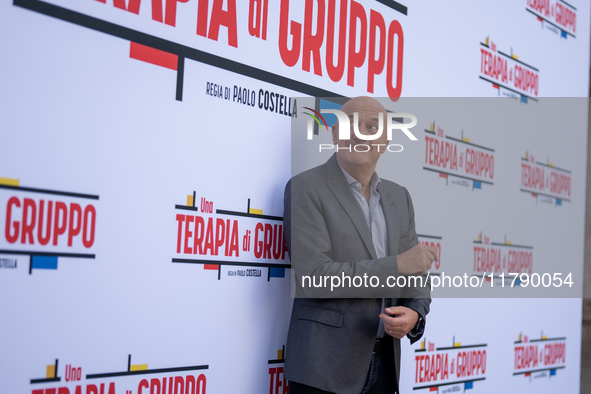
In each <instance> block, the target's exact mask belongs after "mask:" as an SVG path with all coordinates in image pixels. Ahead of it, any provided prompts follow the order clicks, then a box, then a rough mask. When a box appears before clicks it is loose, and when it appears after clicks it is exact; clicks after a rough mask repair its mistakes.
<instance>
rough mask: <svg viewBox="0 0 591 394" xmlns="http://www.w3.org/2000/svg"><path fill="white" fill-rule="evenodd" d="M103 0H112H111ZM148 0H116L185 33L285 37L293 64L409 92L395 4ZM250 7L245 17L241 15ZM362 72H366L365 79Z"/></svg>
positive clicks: (283, 53)
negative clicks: (273, 28) (272, 27)
mask: <svg viewBox="0 0 591 394" xmlns="http://www.w3.org/2000/svg"><path fill="white" fill-rule="evenodd" d="M88 1H90V0H88ZM93 1H94V0H93ZM98 1H99V2H101V3H105V5H106V6H107V5H108V3H111V2H108V1H107V0H98ZM140 3H141V0H129V1H125V0H114V1H113V2H112V7H114V8H115V9H117V10H121V11H127V12H129V13H131V14H136V15H138V17H142V16H143V15H146V16H147V15H151V19H152V21H153V22H157V23H163V24H166V25H168V26H170V27H175V28H176V29H178V30H179V31H181V32H182V33H183V37H182V39H181V41H186V40H188V39H190V38H191V37H195V36H199V37H203V38H206V39H208V40H212V41H216V42H221V39H220V30H222V31H223V33H222V35H221V37H224V38H226V37H227V45H228V46H230V47H233V48H239V47H245V45H244V44H240V42H242V43H244V42H248V43H249V44H251V45H252V44H253V43H254V42H260V43H263V44H264V45H277V46H276V47H275V50H276V51H278V55H279V56H278V57H279V59H280V61H281V62H282V63H283V64H284V65H285V66H287V67H294V66H296V65H298V63H299V67H301V70H302V71H303V72H306V73H313V74H314V75H317V76H321V77H328V78H326V79H327V80H328V79H330V80H331V81H332V82H334V83H339V82H341V81H343V80H345V81H346V84H347V86H351V87H359V86H360V85H363V87H364V88H365V89H367V92H368V93H374V86H375V84H376V80H378V81H377V84H379V85H380V86H383V87H384V89H383V90H382V91H384V93H387V96H388V97H391V98H392V100H394V101H396V100H397V99H398V98H399V97H400V95H401V91H402V74H403V54H404V33H403V30H402V26H401V25H400V22H398V20H396V19H394V18H391V17H390V18H384V15H387V14H388V13H387V12H378V11H376V10H374V9H373V8H369V7H367V6H365V5H363V4H361V3H359V2H357V1H354V0H351V1H348V0H341V1H340V2H339V3H338V5H337V2H335V1H333V0H329V1H326V0H317V1H314V2H312V1H306V2H305V3H303V2H302V3H299V2H298V4H297V6H296V5H295V3H296V2H294V1H291V2H290V1H289V0H281V2H280V5H279V15H269V0H252V1H249V2H238V1H236V0H228V1H221V0H214V1H213V2H212V1H204V0H200V1H199V2H196V1H191V2H190V1H189V0H153V1H151V2H150V3H149V5H148V7H150V6H151V10H150V11H151V12H150V13H146V14H143V13H142V14H141V15H140V12H139V11H140ZM184 3H186V4H184ZM211 3H212V4H211ZM392 3H395V2H392ZM246 4H248V5H246ZM384 4H385V3H384ZM385 5H386V6H388V7H390V8H391V9H393V10H395V11H398V12H400V13H402V14H403V15H406V13H407V7H405V6H403V5H401V4H398V3H395V4H392V5H390V4H385ZM301 6H303V9H302V7H301ZM246 7H248V8H246ZM296 7H298V9H297V12H296ZM275 9H276V8H275V7H273V8H272V10H275ZM181 13H182V14H181ZM177 15H196V18H184V17H178V18H177ZM243 15H244V20H243V21H240V22H241V23H239V20H238V19H239V17H242V16H243ZM302 16H303V18H302ZM277 17H278V19H279V29H278V31H277V32H268V23H267V21H268V19H269V18H273V19H277ZM242 22H244V23H242ZM239 25H240V26H244V25H247V26H248V31H246V30H245V31H244V32H242V31H240V30H239V27H238V26H239ZM336 31H338V35H337V34H336V33H335V32H336ZM268 38H269V40H268ZM272 43H277V44H272ZM271 48H272V47H271ZM374 49H377V50H374ZM362 73H363V74H362ZM345 74H346V75H345ZM361 74H362V75H363V77H362V78H363V79H359V78H360V77H361ZM356 76H357V78H358V80H357V81H356V80H355V78H356Z"/></svg>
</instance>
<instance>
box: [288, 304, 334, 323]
mask: <svg viewBox="0 0 591 394" xmlns="http://www.w3.org/2000/svg"><path fill="white" fill-rule="evenodd" d="M344 315H345V314H344V312H343V311H340V310H337V309H328V308H322V307H318V306H312V305H301V306H300V310H299V314H298V319H299V320H310V321H315V322H318V323H322V324H326V325H328V326H333V327H342V326H343V320H344Z"/></svg>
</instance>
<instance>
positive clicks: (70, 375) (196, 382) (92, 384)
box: [31, 354, 209, 394]
mask: <svg viewBox="0 0 591 394" xmlns="http://www.w3.org/2000/svg"><path fill="white" fill-rule="evenodd" d="M58 367H59V363H58V360H57V359H56V360H55V363H54V364H52V365H48V366H47V373H46V376H45V377H43V378H38V379H31V385H34V386H39V385H41V386H49V387H44V388H39V389H37V388H33V389H32V394H82V393H85V394H117V393H125V394H132V393H137V394H148V393H151V394H154V393H168V394H205V393H206V384H207V379H206V376H205V374H204V373H199V372H197V373H196V372H194V371H198V370H207V369H209V365H192V366H182V367H173V368H151V369H150V368H148V364H131V354H130V355H129V356H128V358H127V369H126V370H125V371H116V372H107V373H94V374H86V375H83V373H82V371H83V369H82V367H80V366H72V365H71V364H66V366H65V368H64V370H63V371H62V372H61V373H60V370H59V369H58ZM146 375H147V376H146ZM163 375H164V376H163ZM129 376H137V378H136V379H135V380H129V379H127V380H125V381H123V382H121V381H118V379H117V378H120V377H129ZM62 377H63V378H65V379H64V380H65V383H64V382H62V383H60V384H56V383H55V382H61V381H62ZM116 383H117V387H118V388H119V390H116V386H115V384H116ZM56 386H57V387H56Z"/></svg>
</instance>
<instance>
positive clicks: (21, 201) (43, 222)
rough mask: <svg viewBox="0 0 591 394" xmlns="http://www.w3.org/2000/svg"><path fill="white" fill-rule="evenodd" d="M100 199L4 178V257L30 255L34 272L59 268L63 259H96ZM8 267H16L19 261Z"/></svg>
mask: <svg viewBox="0 0 591 394" xmlns="http://www.w3.org/2000/svg"><path fill="white" fill-rule="evenodd" d="M98 199H99V196H97V195H90V194H82V193H74V192H67V191H59V190H47V189H39V188H32V187H24V186H21V185H20V181H19V180H16V179H8V178H0V207H2V211H0V220H2V222H3V224H4V226H3V229H4V234H3V237H1V238H0V254H5V255H27V256H29V273H32V270H33V269H57V265H58V258H59V257H70V258H95V255H94V254H93V251H94V244H95V232H96V222H97V201H98ZM2 261H6V263H5V264H4V265H7V266H10V265H12V266H13V267H12V268H15V267H16V266H17V262H16V260H14V263H11V260H10V259H3V260H2Z"/></svg>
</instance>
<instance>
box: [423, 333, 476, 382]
mask: <svg viewBox="0 0 591 394" xmlns="http://www.w3.org/2000/svg"><path fill="white" fill-rule="evenodd" d="M486 347H487V344H475V345H474V344H471V345H463V344H462V343H461V342H456V341H455V337H454V338H453V340H452V345H451V346H442V347H436V346H435V343H434V342H430V341H427V339H426V338H425V339H423V340H422V341H421V344H420V349H415V379H414V384H413V386H414V387H413V390H423V389H425V390H428V391H437V392H439V393H451V392H458V391H464V390H466V389H472V388H474V382H476V381H481V380H485V379H486Z"/></svg>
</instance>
